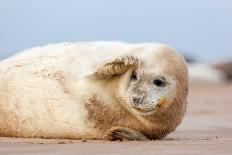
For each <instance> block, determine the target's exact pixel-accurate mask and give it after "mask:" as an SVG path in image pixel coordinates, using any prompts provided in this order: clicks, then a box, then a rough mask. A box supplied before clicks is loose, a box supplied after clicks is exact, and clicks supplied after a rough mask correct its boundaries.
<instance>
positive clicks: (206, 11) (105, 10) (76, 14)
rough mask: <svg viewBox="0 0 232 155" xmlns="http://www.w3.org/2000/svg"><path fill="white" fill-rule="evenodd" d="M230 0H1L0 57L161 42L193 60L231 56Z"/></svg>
mask: <svg viewBox="0 0 232 155" xmlns="http://www.w3.org/2000/svg"><path fill="white" fill-rule="evenodd" d="M231 8H232V1H230V0H221V1H215V0H190V1H184V0H173V1H168V0H154V1H151V0H144V1H132V0H127V1H123V0H117V1H106V0H96V1H90V0H85V1H80V0H65V1H64V0H60V1H55V0H49V1H46V0H40V1H30V0H20V1H16V0H7V1H0V34H1V35H0V43H1V44H0V59H2V58H5V57H8V56H10V55H13V54H15V53H17V52H20V51H22V50H24V49H28V48H32V47H35V46H42V45H46V44H50V43H59V42H64V41H65V42H77V41H95V40H113V41H114V40H115V41H125V42H132V43H134V42H160V43H165V44H167V45H169V46H172V47H174V48H176V49H177V50H178V51H180V52H182V53H184V54H185V55H187V56H190V57H193V58H194V59H197V60H200V61H205V62H215V61H220V60H223V59H225V60H226V59H232V42H231V41H232V9H231Z"/></svg>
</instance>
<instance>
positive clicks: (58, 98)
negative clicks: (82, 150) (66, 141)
mask: <svg viewBox="0 0 232 155" xmlns="http://www.w3.org/2000/svg"><path fill="white" fill-rule="evenodd" d="M165 48H167V47H166V46H165V45H162V44H154V43H142V44H127V43H120V42H85V43H82V42H80V43H61V44H52V45H47V46H43V47H36V48H32V49H29V50H26V51H24V52H22V53H19V54H17V55H15V56H12V57H10V58H8V59H5V60H2V61H1V62H0V136H14V137H43V138H74V139H80V138H87V139H94V138H96V139H103V138H104V136H105V130H101V128H97V127H96V124H95V123H94V121H89V119H90V118H89V117H88V116H89V111H88V110H87V109H86V106H85V104H86V103H88V102H89V100H90V98H91V97H92V96H93V95H96V97H97V99H98V100H100V101H102V102H103V103H104V104H105V106H112V105H113V106H117V102H116V101H115V100H114V94H112V92H115V90H116V92H118V94H120V92H119V90H122V89H124V88H122V87H124V86H123V85H121V86H120V84H119V88H118V87H115V86H116V84H114V82H112V86H110V82H109V83H107V84H106V83H104V81H97V82H96V81H95V80H94V79H91V80H90V79H89V78H87V77H88V76H89V75H92V74H94V72H96V69H97V68H98V67H100V66H101V65H102V63H103V62H107V61H109V60H112V59H114V58H116V57H119V56H124V55H133V56H135V57H137V58H139V59H140V61H141V64H140V65H142V66H143V67H144V68H145V69H148V70H149V69H153V67H154V64H157V63H161V64H163V66H164V67H167V66H166V65H165V63H176V60H175V61H174V60H173V62H165V60H166V59H165V58H162V56H161V57H157V56H156V55H157V53H160V52H162V51H163V49H165ZM171 53H174V55H175V56H176V58H178V59H180V60H177V61H181V63H180V64H181V65H184V67H183V69H182V68H179V69H180V70H183V71H181V72H180V73H181V74H182V73H183V75H180V77H181V76H183V78H181V80H184V81H182V82H183V87H182V86H178V87H180V88H181V91H182V90H183V89H188V84H187V83H188V82H187V81H188V79H187V69H186V68H185V65H186V64H184V60H182V57H181V56H180V55H179V54H176V53H175V52H172V51H171ZM158 55H159V54H158ZM179 57H180V58H179ZM176 58H173V59H176ZM162 59H163V60H162ZM169 60H170V58H169ZM142 63H143V64H142ZM170 66H172V65H171V64H169V67H170ZM174 66H176V64H175V65H174ZM171 68H172V67H171ZM156 69H157V70H162V68H156ZM165 70H168V68H165ZM172 70H173V69H172ZM169 73H170V74H174V73H173V72H172V71H171V72H169ZM173 76H174V77H175V76H176V75H175V74H174V75H173ZM179 82H180V81H179ZM116 83H117V81H116ZM122 83H123V82H122ZM117 86H118V85H117ZM182 88H183V89H182ZM117 89H118V91H117ZM107 90H110V91H107ZM181 91H180V93H181ZM182 92H183V91H182ZM186 97H187V91H186V92H183V94H179V98H182V99H180V102H183V103H181V106H180V107H181V110H179V111H181V113H180V114H177V115H180V116H179V117H178V120H176V122H174V124H175V125H173V128H175V127H176V126H177V125H178V124H179V123H180V121H181V120H182V117H183V114H184V111H185V106H186V105H185V104H186ZM177 111H178V110H177ZM129 113H130V112H129ZM132 115H133V116H132V117H133V118H135V119H137V120H138V121H139V122H141V123H142V124H143V125H144V126H146V127H149V126H152V125H150V123H151V122H150V120H149V119H146V118H144V117H140V116H137V114H136V113H133V114H132ZM170 130H174V129H170Z"/></svg>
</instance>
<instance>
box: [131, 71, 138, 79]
mask: <svg viewBox="0 0 232 155" xmlns="http://www.w3.org/2000/svg"><path fill="white" fill-rule="evenodd" d="M131 80H134V81H136V80H138V75H137V73H136V72H133V73H132V75H131Z"/></svg>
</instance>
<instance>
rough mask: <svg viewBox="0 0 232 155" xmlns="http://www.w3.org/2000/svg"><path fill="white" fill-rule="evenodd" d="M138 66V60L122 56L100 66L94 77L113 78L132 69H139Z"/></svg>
mask: <svg viewBox="0 0 232 155" xmlns="http://www.w3.org/2000/svg"><path fill="white" fill-rule="evenodd" d="M138 66H139V60H138V58H136V57H134V56H130V55H129V56H120V57H117V58H114V59H113V60H110V61H107V62H105V63H103V64H102V65H100V67H98V69H97V70H96V72H95V73H94V74H93V75H94V76H96V77H100V78H111V77H112V76H114V75H117V74H122V73H125V72H127V71H128V70H129V69H130V68H131V67H134V68H137V67H138Z"/></svg>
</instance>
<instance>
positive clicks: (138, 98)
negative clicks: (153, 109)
mask: <svg viewBox="0 0 232 155" xmlns="http://www.w3.org/2000/svg"><path fill="white" fill-rule="evenodd" d="M132 100H133V102H134V103H135V104H140V103H141V102H142V100H143V97H141V96H133V98H132Z"/></svg>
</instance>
